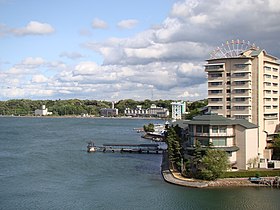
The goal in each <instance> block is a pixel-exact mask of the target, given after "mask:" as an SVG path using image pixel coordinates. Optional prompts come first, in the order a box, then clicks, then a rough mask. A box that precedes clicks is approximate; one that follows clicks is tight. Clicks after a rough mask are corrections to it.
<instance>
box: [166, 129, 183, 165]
mask: <svg viewBox="0 0 280 210" xmlns="http://www.w3.org/2000/svg"><path fill="white" fill-rule="evenodd" d="M165 141H166V143H167V145H168V157H169V160H170V162H171V163H172V164H175V166H176V167H177V169H179V168H180V166H181V158H182V155H181V149H182V147H181V145H180V138H179V137H178V135H177V134H176V131H175V129H174V127H172V126H171V127H168V129H167V133H166V137H165Z"/></svg>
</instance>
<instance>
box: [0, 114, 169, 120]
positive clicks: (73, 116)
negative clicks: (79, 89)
mask: <svg viewBox="0 0 280 210" xmlns="http://www.w3.org/2000/svg"><path fill="white" fill-rule="evenodd" d="M1 117H6V118H83V119H91V118H93V119H95V118H96V119H135V120H138V119H140V120H141V119H143V120H149V119H151V120H170V119H162V118H156V117H126V116H122V117H98V116H86V117H83V116H80V115H64V116H53V115H49V116H35V115H23V116H18V115H0V118H1Z"/></svg>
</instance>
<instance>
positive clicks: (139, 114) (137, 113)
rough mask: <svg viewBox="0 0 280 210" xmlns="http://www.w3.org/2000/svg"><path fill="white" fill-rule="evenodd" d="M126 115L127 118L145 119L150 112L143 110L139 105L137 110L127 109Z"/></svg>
mask: <svg viewBox="0 0 280 210" xmlns="http://www.w3.org/2000/svg"><path fill="white" fill-rule="evenodd" d="M124 114H125V115H126V116H133V117H145V116H148V110H147V109H142V106H141V105H137V106H136V109H130V108H125V110H124Z"/></svg>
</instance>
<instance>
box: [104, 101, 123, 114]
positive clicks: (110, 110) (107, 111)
mask: <svg viewBox="0 0 280 210" xmlns="http://www.w3.org/2000/svg"><path fill="white" fill-rule="evenodd" d="M100 115H101V116H103V117H116V116H118V115H119V110H118V109H116V108H115V103H114V102H112V108H102V109H100Z"/></svg>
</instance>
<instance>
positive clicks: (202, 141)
mask: <svg viewBox="0 0 280 210" xmlns="http://www.w3.org/2000/svg"><path fill="white" fill-rule="evenodd" d="M197 141H199V142H200V144H201V146H209V139H202V138H201V139H197Z"/></svg>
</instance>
